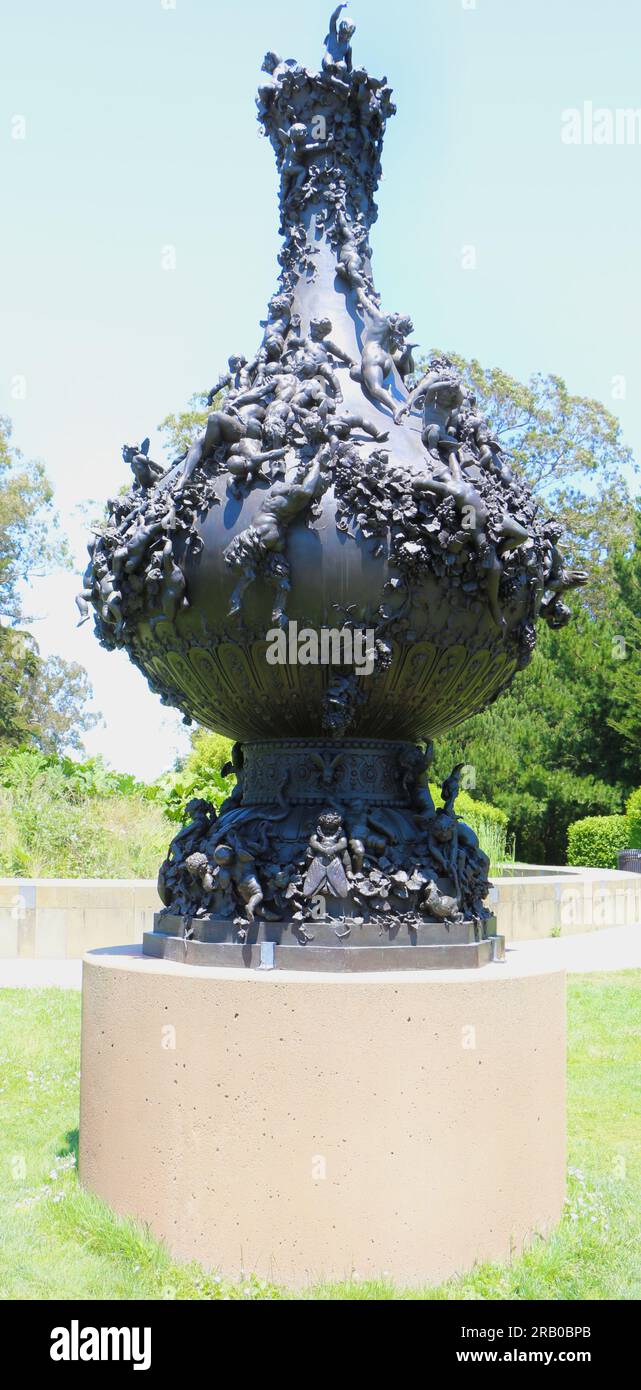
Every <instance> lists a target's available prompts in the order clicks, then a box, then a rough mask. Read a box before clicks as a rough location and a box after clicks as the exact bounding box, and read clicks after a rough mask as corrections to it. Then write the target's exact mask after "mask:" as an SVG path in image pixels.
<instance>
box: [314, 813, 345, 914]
mask: <svg viewBox="0 0 641 1390" xmlns="http://www.w3.org/2000/svg"><path fill="white" fill-rule="evenodd" d="M307 863H308V869H307V873H306V875H305V882H304V883H303V896H304V897H305V898H311V897H314V895H315V894H316V893H329V895H330V896H331V897H333V898H346V897H347V895H348V893H349V881H348V878H347V875H348V874H351V872H352V864H351V860H350V857H349V852H348V848H347V836H346V834H345V831H344V830H343V822H342V818H341V816H340V815H339V813H338V811H324V812H323V814H322V815H321V816H319V819H318V826H317V827H316V830H315V832H314V834H313V835H311V836H310V840H309V848H308V850H307Z"/></svg>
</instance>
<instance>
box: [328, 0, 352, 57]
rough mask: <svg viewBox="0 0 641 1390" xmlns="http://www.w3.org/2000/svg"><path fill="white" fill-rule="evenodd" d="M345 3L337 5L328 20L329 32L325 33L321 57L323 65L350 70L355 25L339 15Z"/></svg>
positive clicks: (344, 7)
mask: <svg viewBox="0 0 641 1390" xmlns="http://www.w3.org/2000/svg"><path fill="white" fill-rule="evenodd" d="M346 9H347V5H346V4H343V5H337V6H336V9H335V10H334V13H333V14H332V17H331V19H330V21H329V33H328V34H326V35H325V55H324V57H323V67H324V68H330V69H331V68H333V67H341V68H343V70H344V71H345V72H351V71H352V39H353V37H354V34H355V33H356V25H355V24H353V23H352V21H351V20H350V19H341V20H340V23H339V16H340V15H341V14H342V11H343V10H346Z"/></svg>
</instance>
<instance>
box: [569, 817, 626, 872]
mask: <svg viewBox="0 0 641 1390" xmlns="http://www.w3.org/2000/svg"><path fill="white" fill-rule="evenodd" d="M629 844H630V824H629V821H628V818H627V816H586V817H585V818H584V819H583V820H577V821H574V824H573V825H570V826H569V828H568V864H573V865H577V866H581V867H584V868H590V869H616V867H617V850H620V849H628V847H629Z"/></svg>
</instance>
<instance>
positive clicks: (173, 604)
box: [161, 540, 189, 622]
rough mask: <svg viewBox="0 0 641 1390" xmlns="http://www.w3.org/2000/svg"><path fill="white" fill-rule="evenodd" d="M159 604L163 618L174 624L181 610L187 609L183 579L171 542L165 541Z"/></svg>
mask: <svg viewBox="0 0 641 1390" xmlns="http://www.w3.org/2000/svg"><path fill="white" fill-rule="evenodd" d="M161 603H162V611H163V616H164V617H165V618H166V619H167V620H168V622H174V620H175V618H176V617H177V615H178V613H179V611H180V609H181V608H187V607H188V606H189V605H188V602H187V596H186V586H185V577H184V575H183V572H182V570H181V568H180V565H178V564H177V563H176V559H175V557H174V548H173V545H172V543H171V540H167V541H165V544H164V546H163V552H162V588H161Z"/></svg>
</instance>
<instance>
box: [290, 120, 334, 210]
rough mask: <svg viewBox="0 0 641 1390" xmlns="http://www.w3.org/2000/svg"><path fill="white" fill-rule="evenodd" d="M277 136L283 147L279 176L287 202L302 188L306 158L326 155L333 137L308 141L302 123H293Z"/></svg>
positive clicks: (330, 147) (305, 129)
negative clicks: (283, 152) (280, 176)
mask: <svg viewBox="0 0 641 1390" xmlns="http://www.w3.org/2000/svg"><path fill="white" fill-rule="evenodd" d="M278 134H279V136H280V138H281V141H282V143H283V145H284V146H285V154H284V156H283V163H282V166H281V175H282V180H283V199H284V201H285V202H287V199H288V198H290V197H291V195H292V193H294V192H297V191H298V189H300V188H302V187H303V184H304V182H305V179H306V178H307V174H308V172H309V164H308V162H307V161H308V158H309V157H310V156H311V155H319V154H328V153H329V151H330V150H331V149H332V146H333V144H334V137H333V135H331V134H330V135H328V137H327V139H326V140H309V139H308V136H307V126H306V125H303V123H302V121H294V123H293V125H290V127H289V130H279V132H278Z"/></svg>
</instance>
